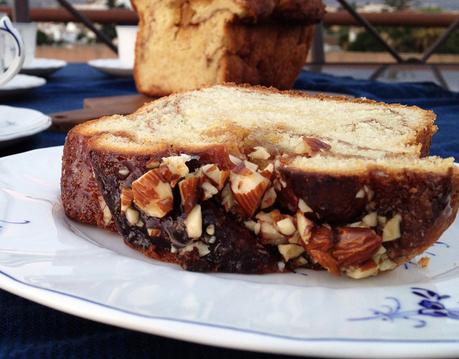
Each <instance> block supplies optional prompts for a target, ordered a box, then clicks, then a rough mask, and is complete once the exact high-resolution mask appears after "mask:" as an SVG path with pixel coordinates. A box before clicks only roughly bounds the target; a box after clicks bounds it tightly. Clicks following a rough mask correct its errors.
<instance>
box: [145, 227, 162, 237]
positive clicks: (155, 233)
mask: <svg viewBox="0 0 459 359" xmlns="http://www.w3.org/2000/svg"><path fill="white" fill-rule="evenodd" d="M147 233H148V235H149V236H150V237H159V236H160V235H161V229H159V228H147Z"/></svg>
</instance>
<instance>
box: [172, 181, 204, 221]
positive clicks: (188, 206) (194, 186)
mask: <svg viewBox="0 0 459 359" xmlns="http://www.w3.org/2000/svg"><path fill="white" fill-rule="evenodd" d="M200 184H201V178H200V177H198V176H188V177H187V178H185V179H183V180H182V181H180V182H179V184H178V187H179V190H180V197H181V199H182V207H183V210H184V212H185V213H186V214H188V213H190V211H191V210H192V209H193V207H194V206H195V205H196V204H197V203H198V201H199V199H200V198H201V192H202V191H201V188H200Z"/></svg>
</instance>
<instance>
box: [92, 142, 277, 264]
mask: <svg viewBox="0 0 459 359" xmlns="http://www.w3.org/2000/svg"><path fill="white" fill-rule="evenodd" d="M174 154H176V153H174V152H172V151H166V152H163V153H157V154H155V155H154V156H126V155H123V154H119V155H117V154H113V153H105V152H103V151H102V152H99V151H92V152H91V156H90V157H91V162H92V165H93V168H94V172H95V174H96V178H97V180H98V182H99V185H100V188H101V189H102V194H103V196H104V198H105V201H106V203H107V204H108V206H109V207H110V209H111V211H112V213H113V216H114V222H115V225H116V228H117V230H118V232H119V233H120V234H121V235H122V236H123V238H124V240H125V242H126V243H127V244H128V245H129V246H131V247H132V248H134V249H136V250H139V251H140V252H142V253H143V254H145V255H146V256H148V257H151V258H154V259H157V260H161V261H164V262H170V263H177V264H179V265H181V266H182V267H183V268H184V269H186V270H190V271H199V272H229V273H231V272H232V273H269V272H274V271H277V270H278V267H277V262H278V261H279V254H278V253H276V252H272V251H267V250H266V248H264V247H263V246H262V245H261V244H260V243H259V242H258V241H257V239H256V237H255V236H254V235H253V233H251V232H250V231H249V230H248V229H246V228H245V227H244V226H241V225H240V223H238V222H237V220H236V219H235V218H234V217H233V216H232V215H228V214H227V213H225V211H224V210H223V209H222V207H221V206H220V205H218V204H217V203H216V202H215V201H208V202H206V203H205V204H204V205H203V210H202V212H203V226H207V225H209V224H210V223H212V224H213V225H214V226H215V237H216V238H217V240H216V241H215V242H214V243H211V244H210V243H209V244H208V246H209V250H210V253H209V254H208V255H206V256H205V257H201V256H199V253H198V251H197V250H192V251H189V252H186V253H184V254H180V255H179V254H177V253H173V252H171V245H173V246H174V247H176V248H178V249H180V248H182V247H185V246H187V245H188V244H189V243H190V242H191V240H190V239H189V238H188V237H187V235H186V231H185V225H184V219H185V216H184V215H183V213H181V212H180V211H179V210H178V206H177V205H176V206H174V207H175V210H174V211H172V212H171V213H169V214H168V215H167V216H166V217H164V218H161V219H157V218H152V217H148V216H147V215H145V214H144V213H141V220H142V221H143V223H145V226H144V227H138V226H132V225H129V223H127V221H126V218H125V217H124V215H122V214H121V208H120V188H123V187H129V186H130V185H131V184H132V182H133V181H134V180H136V179H137V178H139V177H140V176H141V175H142V174H144V172H146V171H148V170H147V169H146V164H147V163H148V162H150V161H154V160H160V159H161V158H162V157H167V156H170V155H174ZM190 154H191V155H193V156H199V158H200V161H202V162H200V164H205V163H218V164H219V165H220V166H221V167H222V168H224V167H225V166H227V165H228V164H227V160H226V158H227V157H228V155H227V154H226V158H225V151H224V149H223V148H222V151H219V150H217V151H214V152H213V153H212V152H210V151H205V152H202V151H196V152H193V153H190ZM125 167H126V168H128V169H130V173H129V175H128V176H127V177H125V176H123V175H120V174H119V171H120V169H121V168H125ZM177 196H178V189H176V190H175V197H177ZM148 226H152V227H155V228H160V229H161V236H158V237H151V236H149V235H148V234H147V232H146V227H148ZM203 237H205V240H206V239H207V240H208V239H209V237H210V236H206V235H205V234H204V236H203Z"/></svg>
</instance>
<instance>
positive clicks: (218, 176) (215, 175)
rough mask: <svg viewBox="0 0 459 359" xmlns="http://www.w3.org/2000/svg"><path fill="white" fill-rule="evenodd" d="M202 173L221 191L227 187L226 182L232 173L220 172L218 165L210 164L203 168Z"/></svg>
mask: <svg viewBox="0 0 459 359" xmlns="http://www.w3.org/2000/svg"><path fill="white" fill-rule="evenodd" d="M201 170H202V173H204V175H205V176H206V177H207V178H208V179H210V180H211V181H212V184H214V185H215V186H216V187H217V189H218V190H219V191H221V190H222V189H223V187H224V186H225V183H226V180H227V179H228V177H229V174H230V172H229V171H225V170H220V169H219V168H218V167H217V165H213V164H209V165H204V166H202V167H201Z"/></svg>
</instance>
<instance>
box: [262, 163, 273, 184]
mask: <svg viewBox="0 0 459 359" xmlns="http://www.w3.org/2000/svg"><path fill="white" fill-rule="evenodd" d="M259 172H260V174H261V175H262V176H263V177H265V178H267V179H269V180H270V181H271V179H272V177H273V173H274V166H273V164H272V163H270V164H268V165H267V166H266V167H265V168H263V169H262V170H261V171H259Z"/></svg>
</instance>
